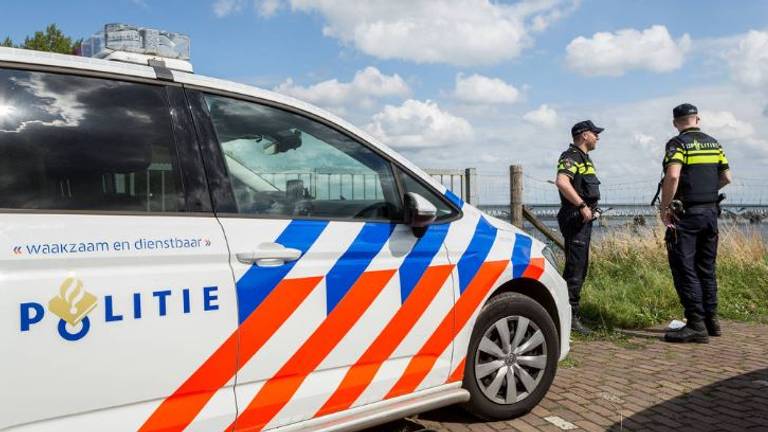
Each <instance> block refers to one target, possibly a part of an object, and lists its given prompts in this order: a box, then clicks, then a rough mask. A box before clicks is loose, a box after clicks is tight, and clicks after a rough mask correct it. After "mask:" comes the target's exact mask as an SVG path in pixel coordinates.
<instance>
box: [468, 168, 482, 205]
mask: <svg viewBox="0 0 768 432" xmlns="http://www.w3.org/2000/svg"><path fill="white" fill-rule="evenodd" d="M478 195H479V194H478V189H477V169H476V168H467V169H465V170H464V196H465V197H466V198H465V200H466V201H467V202H468V203H470V204H472V205H473V206H477V205H478V204H480V200H479V198H480V197H479V196H478Z"/></svg>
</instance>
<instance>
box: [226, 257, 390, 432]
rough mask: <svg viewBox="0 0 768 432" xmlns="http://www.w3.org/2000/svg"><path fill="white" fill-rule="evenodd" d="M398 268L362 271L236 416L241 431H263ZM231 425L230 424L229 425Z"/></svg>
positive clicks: (236, 423) (238, 428) (237, 428)
mask: <svg viewBox="0 0 768 432" xmlns="http://www.w3.org/2000/svg"><path fill="white" fill-rule="evenodd" d="M395 272H396V270H381V271H371V272H366V273H363V274H362V275H361V276H360V277H359V278H358V279H357V281H356V282H355V283H354V285H353V286H352V288H351V289H350V290H349V292H348V293H347V294H346V295H345V296H344V297H343V298H342V299H341V301H340V302H339V303H338V305H337V306H336V307H335V308H334V309H333V311H331V313H330V314H329V315H328V317H327V318H326V319H325V321H323V323H322V324H320V326H319V327H318V328H317V329H316V330H315V332H314V333H313V334H312V336H310V337H309V339H307V340H306V342H304V344H303V345H302V346H301V348H299V350H298V351H297V352H296V353H295V354H294V355H293V356H292V357H291V358H290V359H289V360H288V362H287V363H286V364H285V365H283V367H282V368H280V370H279V371H278V372H277V373H276V374H275V375H274V376H273V377H272V378H270V379H269V380H268V381H267V382H266V383H265V384H264V386H263V387H262V388H261V389H260V390H259V392H258V393H257V394H256V396H255V397H254V398H253V400H251V402H250V403H249V404H248V406H247V407H246V408H245V410H244V411H243V412H242V414H240V416H239V417H238V418H237V420H236V422H235V424H234V426H235V428H236V430H238V431H256V430H261V429H262V428H264V426H266V424H267V423H269V421H270V420H272V419H273V418H274V417H275V416H276V415H277V413H278V412H280V410H281V409H282V408H283V407H284V406H285V405H286V404H287V403H288V402H289V401H290V400H291V398H292V397H293V395H294V394H296V391H297V390H298V389H299V387H300V386H301V384H302V383H303V382H304V380H305V379H306V378H307V376H308V375H309V374H310V373H312V371H314V370H315V369H316V368H317V367H318V366H319V365H320V363H321V362H322V361H323V359H325V358H326V357H327V356H328V354H330V352H331V351H332V350H333V348H334V347H336V345H337V344H338V343H339V342H340V341H341V339H342V338H343V337H344V335H346V334H347V332H348V331H349V330H350V329H351V328H352V326H354V324H355V323H356V322H357V321H358V320H359V319H360V317H361V316H362V315H363V313H364V312H365V311H366V310H367V309H368V307H369V306H370V305H371V303H373V301H374V299H376V297H377V296H378V295H379V293H380V292H381V290H382V289H384V287H385V286H386V285H387V283H388V282H389V280H390V279H391V278H392V275H394V274H395ZM230 427H231V426H230Z"/></svg>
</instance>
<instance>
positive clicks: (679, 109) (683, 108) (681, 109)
mask: <svg viewBox="0 0 768 432" xmlns="http://www.w3.org/2000/svg"><path fill="white" fill-rule="evenodd" d="M698 113H699V110H698V109H697V108H696V107H695V106H694V105H691V104H689V103H684V104H680V105H678V106H676V107H675V108H674V109H673V110H672V116H673V117H674V118H676V119H677V118H680V117H687V116H690V115H694V114H698Z"/></svg>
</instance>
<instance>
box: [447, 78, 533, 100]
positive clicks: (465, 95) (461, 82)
mask: <svg viewBox="0 0 768 432" xmlns="http://www.w3.org/2000/svg"><path fill="white" fill-rule="evenodd" d="M454 96H455V97H456V98H457V99H458V100H460V101H462V102H466V103H470V104H480V105H483V104H511V103H515V102H517V101H518V99H519V98H520V91H519V90H518V89H516V88H515V87H514V86H512V85H510V84H507V83H506V82H504V81H502V80H500V79H498V78H489V77H486V76H482V75H477V74H474V75H472V76H469V77H464V76H463V75H461V74H459V75H457V76H456V88H455V89H454Z"/></svg>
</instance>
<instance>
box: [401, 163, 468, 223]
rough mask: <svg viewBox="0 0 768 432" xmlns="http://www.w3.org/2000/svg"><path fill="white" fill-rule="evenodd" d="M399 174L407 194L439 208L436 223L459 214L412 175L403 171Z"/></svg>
mask: <svg viewBox="0 0 768 432" xmlns="http://www.w3.org/2000/svg"><path fill="white" fill-rule="evenodd" d="M398 172H399V173H400V181H401V183H402V185H403V189H404V191H405V192H414V193H417V194H419V195H421V196H422V197H424V198H426V199H427V201H429V202H431V203H432V204H433V205H434V206H435V208H437V218H436V219H435V220H436V221H441V220H446V219H450V218H452V217H453V216H455V215H456V214H457V213H458V212H457V211H456V210H455V209H454V208H453V207H451V206H450V205H448V204H447V203H446V202H445V200H444V199H442V198H440V197H438V196H437V195H436V194H435V193H434V192H432V191H431V190H430V189H428V188H427V187H426V186H424V185H423V184H422V183H421V182H420V181H418V180H416V179H415V178H413V177H412V176H411V175H410V174H408V173H406V172H405V171H403V170H398Z"/></svg>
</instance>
